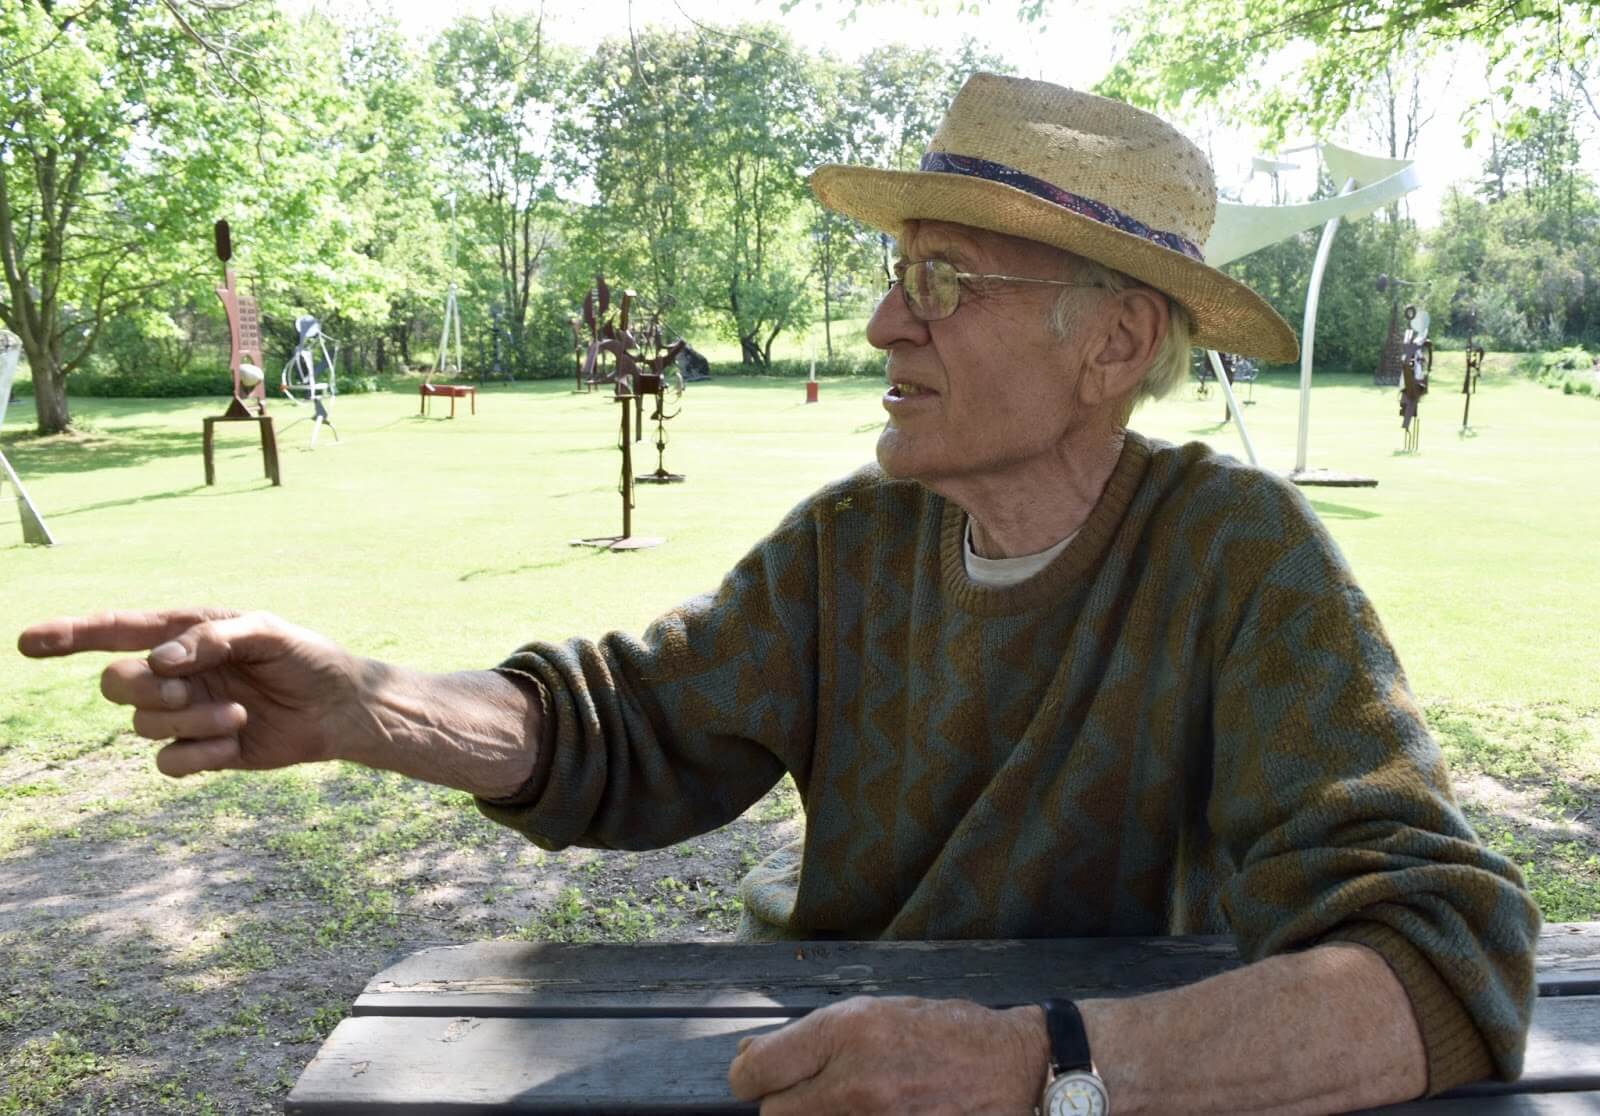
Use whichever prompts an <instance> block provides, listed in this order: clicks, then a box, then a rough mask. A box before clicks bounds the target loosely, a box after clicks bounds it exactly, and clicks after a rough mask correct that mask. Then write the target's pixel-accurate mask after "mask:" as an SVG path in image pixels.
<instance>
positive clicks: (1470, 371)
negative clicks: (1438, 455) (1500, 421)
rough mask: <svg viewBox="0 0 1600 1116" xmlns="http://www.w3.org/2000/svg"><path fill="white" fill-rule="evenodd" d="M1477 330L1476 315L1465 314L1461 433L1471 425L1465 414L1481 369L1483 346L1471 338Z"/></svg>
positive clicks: (1476, 388)
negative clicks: (1465, 371)
mask: <svg viewBox="0 0 1600 1116" xmlns="http://www.w3.org/2000/svg"><path fill="white" fill-rule="evenodd" d="M1477 332H1478V315H1477V314H1476V313H1472V312H1468V314H1467V354H1466V355H1467V373H1466V376H1465V377H1464V378H1463V379H1462V381H1461V394H1462V395H1464V396H1466V397H1467V398H1466V402H1465V403H1464V404H1463V405H1462V408H1461V433H1463V434H1465V433H1467V432H1468V431H1469V430H1470V429H1471V427H1469V426H1468V425H1467V416H1468V415H1469V414H1471V413H1472V396H1473V394H1474V393H1475V392H1476V391H1477V390H1478V376H1479V374H1480V373H1481V372H1482V371H1483V346H1482V345H1480V344H1478V343H1477V342H1476V341H1475V340H1473V336H1472V335H1473V334H1475V333H1477Z"/></svg>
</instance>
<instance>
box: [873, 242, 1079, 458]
mask: <svg viewBox="0 0 1600 1116" xmlns="http://www.w3.org/2000/svg"><path fill="white" fill-rule="evenodd" d="M900 252H901V258H902V259H903V260H905V261H910V262H915V261H919V260H928V259H939V260H946V261H948V262H949V263H951V264H953V265H955V267H956V268H957V270H959V271H963V272H973V273H982V274H997V275H1015V276H1022V277H1027V278H1036V279H1066V280H1070V279H1071V278H1072V276H1071V274H1070V270H1069V265H1068V260H1069V257H1068V256H1067V255H1066V253H1064V252H1060V251H1058V250H1057V249H1055V248H1051V247H1049V246H1047V245H1043V244H1038V243H1035V242H1033V241H1029V240H1021V239H1019V238H1017V237H1012V236H1005V235H1003V234H1000V233H992V232H987V231H984V230H981V229H973V228H968V227H966V226H964V225H949V224H943V223H940V222H934V221H919V222H913V223H911V224H910V225H908V226H907V230H906V236H905V239H904V240H903V241H902V242H901V244H900ZM976 288H977V289H974V285H973V284H966V285H964V287H963V290H962V292H961V305H960V306H959V307H958V308H957V310H956V312H955V313H954V314H952V315H950V317H948V318H943V319H940V320H938V321H932V322H925V321H922V320H921V319H919V318H917V317H916V316H915V315H914V314H912V312H911V310H910V308H909V307H908V306H907V305H906V302H905V299H904V297H903V296H902V294H901V292H900V291H899V290H898V289H896V290H891V291H890V292H889V293H888V294H887V295H886V296H885V297H884V299H883V301H882V302H881V303H879V305H878V309H877V311H876V312H875V313H874V314H873V316H872V320H871V321H870V322H869V323H868V324H867V339H868V340H869V341H871V342H872V344H873V345H874V346H876V347H877V348H880V349H883V350H885V351H887V353H888V362H887V379H888V380H889V390H888V392H886V393H885V395H884V398H883V405H884V409H885V410H887V411H888V412H889V422H888V425H887V426H885V427H884V430H883V434H882V435H881V436H880V437H879V439H878V463H879V464H880V465H882V466H883V468H884V471H885V472H887V473H889V474H890V475H891V476H896V477H907V478H914V479H916V480H919V481H922V482H923V483H925V484H929V486H930V487H935V488H938V487H939V482H941V481H957V482H960V481H963V480H981V479H983V478H985V477H991V478H994V479H1001V478H1003V477H1006V476H1008V475H1009V476H1018V477H1020V476H1024V475H1026V474H1027V471H1028V467H1029V466H1031V465H1038V464H1044V463H1046V462H1048V461H1049V460H1050V459H1051V458H1052V457H1054V456H1055V455H1058V454H1059V453H1061V452H1062V449H1063V445H1064V442H1065V439H1066V436H1067V434H1068V432H1069V431H1070V430H1071V429H1072V426H1073V422H1074V419H1075V417H1077V415H1078V412H1079V408H1078V406H1077V402H1076V400H1077V390H1076V389H1077V379H1078V371H1079V367H1080V365H1081V354H1082V351H1083V348H1084V343H1083V341H1082V339H1080V338H1079V337H1078V336H1076V333H1077V331H1074V332H1073V334H1070V335H1069V336H1068V337H1067V338H1066V339H1065V340H1063V339H1062V338H1060V337H1057V336H1056V335H1055V334H1054V333H1053V332H1051V330H1050V328H1049V325H1048V319H1049V315H1050V310H1051V307H1052V305H1053V303H1054V302H1055V299H1056V298H1057V297H1058V296H1059V295H1060V293H1061V292H1062V290H1063V289H1064V288H1062V287H1053V286H1045V285H1039V284H1032V283H1005V284H993V285H989V284H982V283H980V284H976ZM1069 297H1072V298H1075V299H1082V300H1084V302H1085V306H1084V307H1083V309H1084V310H1089V309H1091V307H1090V306H1089V303H1090V302H1091V300H1093V299H1095V298H1096V297H1098V296H1097V292H1096V291H1095V290H1094V289H1080V290H1078V291H1075V292H1074V293H1073V294H1072V295H1070V296H1069Z"/></svg>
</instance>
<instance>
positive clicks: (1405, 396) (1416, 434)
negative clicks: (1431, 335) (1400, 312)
mask: <svg viewBox="0 0 1600 1116" xmlns="http://www.w3.org/2000/svg"><path fill="white" fill-rule="evenodd" d="M1432 370H1433V342H1432V341H1430V340H1428V312H1427V311H1426V310H1424V311H1423V312H1422V313H1420V314H1419V313H1417V308H1416V307H1415V306H1407V307H1406V335H1405V339H1404V340H1403V341H1401V343H1400V374H1401V380H1400V429H1401V430H1404V431H1405V449H1404V450H1403V451H1402V452H1404V453H1416V452H1417V450H1418V449H1419V448H1420V446H1421V443H1422V411H1421V403H1422V397H1423V396H1424V395H1427V394H1428V374H1429V373H1430V372H1431V371H1432Z"/></svg>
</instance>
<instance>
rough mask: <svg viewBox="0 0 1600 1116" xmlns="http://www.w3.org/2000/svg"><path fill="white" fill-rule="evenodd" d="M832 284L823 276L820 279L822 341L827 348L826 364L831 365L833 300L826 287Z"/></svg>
mask: <svg viewBox="0 0 1600 1116" xmlns="http://www.w3.org/2000/svg"><path fill="white" fill-rule="evenodd" d="M831 286H833V284H832V283H830V282H828V280H827V278H826V277H824V278H823V280H822V341H823V344H824V345H825V346H826V347H827V350H828V364H829V366H830V367H831V366H832V365H833V300H832V299H831V298H829V297H828V296H829V295H830V294H832V292H831V291H830V290H829V289H828V288H829V287H831Z"/></svg>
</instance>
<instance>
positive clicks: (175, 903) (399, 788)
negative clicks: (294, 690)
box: [0, 758, 779, 1116]
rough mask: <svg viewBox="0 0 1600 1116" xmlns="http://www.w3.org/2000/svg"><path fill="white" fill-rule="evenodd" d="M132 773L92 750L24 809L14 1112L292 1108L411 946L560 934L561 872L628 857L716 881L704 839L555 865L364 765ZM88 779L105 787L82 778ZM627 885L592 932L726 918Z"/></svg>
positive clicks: (10, 882) (0, 917) (5, 1090)
mask: <svg viewBox="0 0 1600 1116" xmlns="http://www.w3.org/2000/svg"><path fill="white" fill-rule="evenodd" d="M137 762H139V763H141V764H142V763H145V762H148V761H147V760H142V759H141V760H139V761H137ZM133 770H134V769H133V767H132V766H131V761H129V760H128V759H126V758H120V759H117V758H113V759H109V760H108V761H107V762H105V763H103V764H101V765H99V766H97V767H96V768H94V769H93V770H90V771H81V772H80V773H79V779H78V780H77V785H76V786H74V787H69V788H68V789H67V790H66V791H65V792H64V793H65V794H67V795H71V796H73V798H76V799H77V804H76V806H75V807H74V805H73V804H72V803H71V800H62V799H60V798H59V797H58V796H59V795H60V794H61V793H63V792H59V791H55V790H50V791H49V792H48V793H50V795H51V798H52V800H51V801H49V802H46V801H44V800H42V799H35V800H34V802H35V803H37V804H38V806H39V807H42V809H41V808H37V807H36V808H35V810H34V815H35V817H34V820H33V821H32V822H24V823H23V825H22V827H20V828H18V829H14V830H13V836H16V837H19V838H20V839H21V840H20V843H18V844H15V845H14V846H13V847H11V848H10V850H9V851H8V853H7V854H6V856H5V859H4V862H3V877H0V878H3V881H4V888H3V896H4V901H3V902H0V988H3V989H6V990H7V992H8V995H6V996H5V997H3V998H0V1036H4V1038H3V1039H0V1111H20V1112H46V1111H66V1110H67V1109H68V1105H69V1104H70V1105H71V1106H73V1107H72V1110H74V1111H76V1110H78V1106H83V1110H89V1109H90V1108H92V1109H93V1110H94V1111H126V1112H164V1113H178V1114H181V1116H187V1114H191V1113H193V1114H196V1116H198V1113H201V1112H205V1113H215V1112H218V1111H222V1112H237V1113H258V1112H259V1113H267V1112H273V1111H277V1110H278V1107H279V1106H280V1105H281V1104H282V1099H283V1096H284V1094H285V1093H286V1092H287V1091H288V1089H289V1087H290V1086H291V1085H292V1084H293V1082H294V1080H295V1078H296V1077H297V1076H298V1075H299V1073H300V1071H301V1070H302V1069H303V1068H304V1066H305V1065H306V1063H307V1062H308V1061H309V1060H310V1059H311V1057H312V1056H313V1054H314V1053H315V1051H316V1047H317V1044H318V1043H319V1042H321V1041H322V1039H324V1038H325V1037H326V1036H327V1034H328V1033H329V1032H330V1031H331V1030H332V1028H333V1027H334V1025H335V1024H337V1023H338V1021H339V1020H340V1019H341V1018H342V1017H343V1016H345V1015H346V1014H348V1012H349V1009H350V1005H351V1004H352V1003H353V1001H354V999H355V997H356V995H357V994H358V993H359V992H360V991H361V989H362V987H363V986H364V984H365V983H366V981H367V979H368V978H369V977H370V976H371V975H372V974H373V973H375V972H377V971H378V970H379V969H380V968H382V967H384V966H385V965H387V964H390V963H392V962H393V961H394V960H396V959H397V957H398V956H399V955H403V954H405V953H409V952H411V951H412V950H415V949H418V948H421V947H423V946H426V945H435V944H453V943H457V942H462V941H471V940H480V939H483V938H485V937H494V936H497V935H503V934H507V933H511V932H517V931H519V930H521V929H526V930H527V931H529V932H530V933H528V934H525V935H523V936H526V937H532V938H538V937H539V936H540V935H539V934H538V933H537V931H538V930H540V928H542V927H543V926H544V925H545V923H546V921H547V920H545V919H544V918H543V917H542V915H541V914H540V910H541V908H542V907H544V906H546V905H548V900H544V899H541V898H540V896H541V895H542V894H543V890H550V891H552V892H553V890H554V889H555V888H556V887H558V886H559V885H560V884H561V883H562V882H563V881H564V880H571V881H574V882H578V883H582V884H583V885H584V886H585V887H594V886H600V885H601V884H603V883H605V882H606V879H607V876H608V875H609V874H610V873H611V872H612V871H613V867H614V868H615V870H616V871H618V872H622V873H625V874H627V876H628V880H631V881H632V883H633V884H634V885H635V886H639V887H640V889H641V891H644V892H645V893H646V898H648V896H649V894H650V893H649V892H648V890H647V887H648V882H651V881H671V882H673V883H674V884H676V879H675V878H674V877H676V878H681V879H682V880H684V881H686V882H687V883H689V884H693V881H694V880H695V879H696V878H698V877H696V876H693V875H692V874H691V873H693V872H694V871H696V869H695V868H694V867H692V865H693V864H694V863H695V861H691V860H689V859H686V854H685V852H684V850H683V849H681V848H679V849H669V850H662V851H660V852H658V853H654V854H643V855H636V854H613V855H612V856H611V857H610V858H608V862H607V865H609V866H606V865H601V864H600V862H599V861H595V864H594V867H595V868H597V869H600V870H599V871H589V870H588V868H587V865H588V861H589V860H592V859H594V858H593V856H592V854H589V853H587V852H584V853H582V854H581V855H580V856H579V857H578V858H574V857H572V856H568V855H565V854H562V859H559V860H553V861H552V862H551V863H550V865H549V866H548V868H547V869H545V870H543V871H540V870H539V868H540V867H541V866H544V864H545V861H544V857H543V854H542V853H541V854H538V855H537V857H536V858H535V859H533V861H532V863H531V864H530V863H529V861H528V859H527V858H525V857H524V856H523V855H521V854H522V853H523V851H524V850H526V849H527V848H529V846H527V845H526V844H525V843H524V842H523V841H522V839H521V838H519V837H517V836H516V835H515V834H513V833H512V832H511V831H509V830H505V829H501V828H499V827H497V826H494V825H492V824H490V823H489V822H488V821H487V820H486V819H484V818H482V817H481V816H480V815H479V814H478V813H477V811H475V810H474V809H472V807H471V805H470V802H469V801H468V800H467V799H466V798H465V796H463V795H460V794H458V793H455V792H449V791H444V790H441V789H439V788H432V787H428V786H426V785H424V784H419V783H412V782H407V781H405V780H401V779H398V778H396V777H393V776H384V775H379V774H377V773H375V772H371V771H368V770H365V769H362V768H358V767H345V768H340V769H336V770H334V771H332V772H330V773H328V775H327V776H326V777H325V778H320V779H312V778H306V777H304V776H303V775H302V774H300V773H294V772H272V773H261V774H250V775H245V774H239V773H230V774H225V775H216V776H208V777H206V778H205V779H203V780H196V781H194V782H192V783H184V784H181V785H178V786H176V787H174V786H172V785H171V784H161V785H160V786H159V788H158V789H155V790H152V789H151V785H150V784H149V783H148V782H147V781H145V780H143V779H137V778H130V776H131V773H132V772H133ZM50 774H51V777H52V779H54V780H57V781H59V780H60V779H61V778H62V773H61V772H59V771H52V772H51V773H50ZM121 788H126V790H124V791H123V792H122V793H121V795H120V796H119V789H121ZM86 790H87V791H88V793H92V794H96V795H100V796H103V797H95V798H91V799H88V800H84V799H82V798H81V797H78V796H79V795H81V794H82V793H83V792H85V791H86ZM41 793H44V792H41ZM734 826H736V827H740V831H741V832H742V833H745V834H747V835H748V838H749V840H750V841H751V852H752V854H762V853H764V852H765V851H770V849H769V848H765V847H764V846H770V845H774V844H776V843H777V841H778V839H779V834H778V831H777V830H776V829H775V828H774V827H773V826H771V825H769V824H767V823H765V822H763V821H762V820H761V819H760V818H759V817H758V818H754V819H750V820H746V819H741V820H740V821H738V822H735V823H734ZM769 837H770V838H771V839H770V840H769V839H768V838H769ZM689 855H692V856H694V857H696V858H697V859H698V858H699V857H700V854H699V853H698V852H691V853H690V854H689ZM633 861H637V862H638V863H636V864H631V863H630V862H633ZM580 865H582V866H584V871H583V872H582V874H581V875H577V876H574V875H572V874H571V873H572V872H574V871H576V870H577V868H578V867H579V866H580ZM701 871H704V872H707V873H710V876H708V878H710V879H711V882H713V883H715V884H716V885H717V888H719V889H721V890H722V892H725V893H729V894H731V892H732V884H731V881H727V880H725V879H724V877H725V876H726V875H727V874H728V873H737V874H742V871H743V869H742V866H740V865H739V863H737V862H736V861H731V860H730V861H729V862H728V863H726V864H725V865H724V864H721V863H720V862H718V863H712V862H710V861H707V862H706V864H705V867H704V868H703V869H701ZM552 876H553V877H554V878H551V877H552ZM628 880H624V881H623V882H625V883H626V882H628ZM677 886H679V887H680V889H681V888H682V887H683V885H677ZM569 890H572V889H569ZM663 894H665V893H664V892H663ZM685 894H689V895H691V896H693V895H695V894H696V893H694V892H693V891H692V890H691V891H689V892H685ZM628 896H629V897H630V901H629V902H624V901H622V900H620V899H619V900H615V901H613V902H612V903H609V904H600V903H597V902H594V901H592V900H591V899H587V898H583V897H582V896H581V895H580V896H579V900H580V903H581V906H582V908H583V909H582V911H581V914H582V917H583V919H584V920H585V922H584V931H583V932H584V934H585V935H586V936H592V937H593V938H594V939H595V940H607V939H614V938H616V937H617V936H618V935H619V934H623V933H624V932H625V933H626V935H628V936H625V937H624V939H623V940H641V939H650V938H656V937H659V936H661V935H662V934H666V935H669V936H672V935H676V936H677V937H679V938H688V937H692V936H693V934H694V933H695V924H696V923H700V924H704V923H706V922H707V921H708V920H709V919H710V918H712V917H713V916H717V917H721V908H720V907H717V906H715V903H716V902H717V901H718V892H717V891H711V892H710V893H708V894H707V895H706V896H705V897H704V900H703V903H702V904H701V905H702V906H703V907H704V909H697V908H696V906H695V903H700V902H701V901H700V900H698V899H697V900H695V901H694V902H692V903H691V904H690V908H689V909H686V910H682V911H681V912H677V913H676V914H675V915H674V918H673V919H669V920H666V922H665V924H663V923H658V922H655V921H653V920H652V919H651V918H650V917H648V916H647V913H646V912H647V910H648V909H647V908H646V907H644V906H643V905H642V902H640V901H634V900H632V896H633V892H632V891H631V890H630V891H629V892H628ZM653 906H654V907H655V908H661V907H662V906H663V905H662V904H660V903H657V904H654V905H653ZM624 908H625V909H626V910H624ZM675 911H677V908H666V909H665V910H664V911H663V914H672V913H673V912H675ZM608 912H610V913H608ZM618 912H623V913H631V914H632V915H633V917H634V921H633V922H630V923H628V924H627V925H626V926H623V925H621V923H619V921H618V920H619V919H620V918H621V914H619V913H618ZM641 913H646V916H645V917H643V920H642V921H640V917H641ZM736 915H737V911H735V912H734V913H733V916H732V917H736ZM722 921H723V922H726V921H727V918H726V917H723V918H722ZM590 922H592V923H593V925H592V928H590V925H589V924H590ZM701 929H702V931H703V929H704V926H703V925H702V926H701ZM723 932H725V929H724V931H723Z"/></svg>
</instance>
